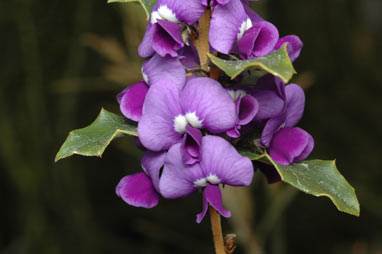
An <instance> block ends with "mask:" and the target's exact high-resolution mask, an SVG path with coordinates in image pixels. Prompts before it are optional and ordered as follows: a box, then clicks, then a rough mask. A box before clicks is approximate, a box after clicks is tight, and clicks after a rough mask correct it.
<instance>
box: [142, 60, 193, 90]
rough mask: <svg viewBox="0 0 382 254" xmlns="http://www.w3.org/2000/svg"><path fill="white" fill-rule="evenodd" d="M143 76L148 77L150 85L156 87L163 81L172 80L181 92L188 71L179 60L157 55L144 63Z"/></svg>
mask: <svg viewBox="0 0 382 254" xmlns="http://www.w3.org/2000/svg"><path fill="white" fill-rule="evenodd" d="M142 72H143V75H146V77H147V80H148V82H147V83H148V85H149V86H152V85H155V83H157V82H158V81H160V80H162V79H169V80H172V81H173V83H174V84H175V85H176V86H177V87H178V89H179V91H181V90H182V89H183V87H184V85H185V83H186V71H185V70H184V67H183V65H182V63H181V62H180V60H179V59H176V58H172V57H169V56H167V57H161V56H160V55H155V56H153V57H152V58H150V60H148V61H146V62H145V63H143V66H142Z"/></svg>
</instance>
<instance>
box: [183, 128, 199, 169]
mask: <svg viewBox="0 0 382 254" xmlns="http://www.w3.org/2000/svg"><path fill="white" fill-rule="evenodd" d="M202 137H203V135H202V132H201V131H200V130H199V129H197V128H193V127H191V126H190V125H187V126H186V133H185V135H184V137H183V142H182V147H181V149H182V157H183V162H184V163H185V164H188V165H192V164H194V163H196V162H198V161H200V145H201V143H202Z"/></svg>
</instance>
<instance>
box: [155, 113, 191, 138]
mask: <svg viewBox="0 0 382 254" xmlns="http://www.w3.org/2000/svg"><path fill="white" fill-rule="evenodd" d="M186 126H187V120H186V118H185V117H184V116H183V115H178V116H176V117H175V118H174V129H175V131H176V132H178V133H180V134H184V133H185V132H186ZM154 128H155V127H154Z"/></svg>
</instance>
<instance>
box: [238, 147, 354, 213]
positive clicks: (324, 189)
mask: <svg viewBox="0 0 382 254" xmlns="http://www.w3.org/2000/svg"><path fill="white" fill-rule="evenodd" d="M241 154H242V155H244V156H247V157H249V158H250V159H252V158H254V160H261V161H262V162H264V161H263V158H264V157H265V158H266V159H267V160H268V163H270V164H272V165H273V166H274V167H275V168H276V170H277V171H278V173H279V174H280V176H281V179H282V181H283V182H286V183H288V184H290V185H292V186H293V187H295V188H297V189H299V190H301V191H303V192H306V193H308V194H311V195H314V196H316V197H321V196H326V197H328V198H330V199H331V200H332V202H333V203H334V205H335V206H336V207H337V209H338V210H340V211H342V212H345V213H348V214H352V215H355V216H359V213H360V207H359V202H358V199H357V196H356V194H355V191H354V188H353V187H352V186H351V185H350V184H349V183H348V182H347V181H346V179H345V178H344V177H343V176H342V175H341V173H340V172H339V171H338V169H337V167H336V163H335V161H323V160H307V161H302V162H299V163H295V164H292V165H289V166H283V165H280V164H278V163H276V162H275V161H273V160H272V158H271V157H270V156H269V155H268V154H264V155H263V156H259V155H258V154H256V153H252V152H250V151H245V153H243V152H241Z"/></svg>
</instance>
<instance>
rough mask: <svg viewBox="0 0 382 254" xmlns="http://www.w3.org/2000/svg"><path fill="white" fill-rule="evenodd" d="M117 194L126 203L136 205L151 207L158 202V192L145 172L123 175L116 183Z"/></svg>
mask: <svg viewBox="0 0 382 254" xmlns="http://www.w3.org/2000/svg"><path fill="white" fill-rule="evenodd" d="M116 193H117V195H118V196H119V197H120V198H122V199H123V201H125V202H126V203H128V204H129V205H132V206H136V207H144V208H153V207H154V206H156V205H157V204H158V201H159V194H158V193H157V192H156V191H155V189H154V186H153V183H152V182H151V180H150V178H149V177H148V176H147V175H146V174H145V173H142V172H141V173H136V174H133V175H128V176H125V177H124V178H122V179H121V181H120V182H119V183H118V185H117V188H116Z"/></svg>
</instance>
